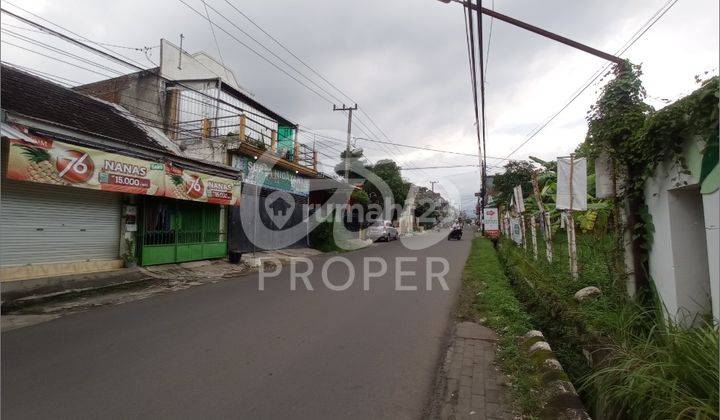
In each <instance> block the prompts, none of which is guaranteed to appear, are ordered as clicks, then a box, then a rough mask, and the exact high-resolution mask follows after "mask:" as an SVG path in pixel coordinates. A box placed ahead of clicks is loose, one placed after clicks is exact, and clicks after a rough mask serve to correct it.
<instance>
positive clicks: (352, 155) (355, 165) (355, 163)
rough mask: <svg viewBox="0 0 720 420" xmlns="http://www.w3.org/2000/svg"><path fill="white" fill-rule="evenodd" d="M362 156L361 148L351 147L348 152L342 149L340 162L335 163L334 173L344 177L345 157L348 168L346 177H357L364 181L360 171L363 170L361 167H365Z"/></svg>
mask: <svg viewBox="0 0 720 420" xmlns="http://www.w3.org/2000/svg"><path fill="white" fill-rule="evenodd" d="M362 157H363V149H352V150H350V151H349V152H348V151H346V150H343V151H342V152H340V159H341V160H340V163H338V164H337V165H335V173H336V174H338V175H340V176H341V177H343V178H345V159H346V158H347V160H348V165H349V168H350V170H349V171H348V172H349V174H348V175H349V176H348V178H349V179H359V180H361V181H362V182H364V180H365V177H364V176H362V175H361V173H362V172H363V171H362V169H363V168H366V167H365V165H364V164H363V162H362V160H361V159H362Z"/></svg>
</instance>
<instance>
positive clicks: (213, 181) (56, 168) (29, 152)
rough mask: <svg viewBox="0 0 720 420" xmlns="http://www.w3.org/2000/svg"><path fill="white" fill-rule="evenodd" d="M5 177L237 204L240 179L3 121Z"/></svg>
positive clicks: (238, 202) (238, 201) (212, 202)
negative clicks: (80, 142) (47, 134)
mask: <svg viewBox="0 0 720 420" xmlns="http://www.w3.org/2000/svg"><path fill="white" fill-rule="evenodd" d="M2 128H3V138H4V139H5V138H7V139H8V142H9V149H10V150H9V152H8V168H7V177H8V178H9V179H15V180H18V181H31V182H39V183H42V184H51V185H65V186H72V187H78V188H89V189H95V190H103V191H115V192H122V193H128V194H143V195H154V196H161V197H162V196H165V197H169V198H176V199H181V200H193V201H201V202H205V203H211V204H225V205H239V204H240V188H241V182H240V181H239V180H233V179H230V178H224V177H218V176H213V175H207V174H204V173H200V172H194V171H188V170H183V169H181V168H177V167H173V166H171V165H169V164H167V165H165V164H163V163H159V162H152V161H148V160H143V159H138V158H134V157H130V156H125V155H120V154H117V153H111V152H105V151H102V150H97V149H92V148H89V147H83V146H75V145H72V144H68V143H64V142H61V141H57V140H54V139H52V138H49V137H45V136H40V135H37V134H30V133H28V132H27V128H26V127H23V126H19V125H17V126H16V125H12V126H11V125H7V124H3V127H2Z"/></svg>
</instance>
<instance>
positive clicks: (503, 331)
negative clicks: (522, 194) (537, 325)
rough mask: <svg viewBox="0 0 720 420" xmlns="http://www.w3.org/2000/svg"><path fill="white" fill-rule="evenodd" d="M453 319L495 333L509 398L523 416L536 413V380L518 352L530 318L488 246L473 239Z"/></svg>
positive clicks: (532, 370) (491, 247)
mask: <svg viewBox="0 0 720 420" xmlns="http://www.w3.org/2000/svg"><path fill="white" fill-rule="evenodd" d="M457 317H458V318H459V319H461V320H467V321H474V322H480V323H482V324H484V325H486V326H488V327H490V328H492V329H493V330H495V331H496V332H497V333H498V336H499V340H498V346H497V357H498V362H499V364H500V367H501V368H502V369H503V372H505V374H507V375H508V376H509V377H510V379H511V385H510V389H511V396H512V398H513V400H514V403H515V405H516V408H517V409H518V410H519V411H520V412H521V413H522V414H523V415H524V416H533V414H534V413H537V412H538V409H539V400H538V392H537V390H538V378H537V376H536V374H535V372H534V369H533V364H532V363H531V361H530V360H529V359H528V358H527V357H526V356H525V355H524V354H523V353H522V352H521V350H520V345H519V337H520V336H521V335H523V334H525V333H526V332H528V331H529V330H531V329H532V326H531V324H530V316H529V315H528V314H527V313H526V312H525V311H524V309H523V307H522V305H521V304H520V302H519V301H518V300H517V298H515V295H514V293H513V290H512V287H511V285H510V282H509V280H508V279H507V277H506V276H505V272H504V269H503V267H502V265H501V264H500V261H499V260H498V256H497V253H496V251H495V249H494V248H493V246H492V243H491V242H490V241H489V240H488V239H486V238H475V239H473V243H472V248H471V251H470V256H469V257H468V260H467V262H466V264H465V269H464V271H463V282H462V290H461V292H460V301H459V302H458V309H457Z"/></svg>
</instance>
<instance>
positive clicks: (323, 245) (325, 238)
mask: <svg viewBox="0 0 720 420" xmlns="http://www.w3.org/2000/svg"><path fill="white" fill-rule="evenodd" d="M334 214H335V212H331V213H330V215H329V216H328V218H327V219H326V220H324V221H323V222H322V223H320V224H319V225H317V227H315V229H313V230H312V231H310V235H309V239H310V246H311V247H313V248H315V249H317V250H320V251H323V252H331V251H338V250H340V247H339V246H338V245H337V244H336V243H335V237H334V235H333V226H334V222H335V217H334Z"/></svg>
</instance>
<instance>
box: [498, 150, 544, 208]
mask: <svg viewBox="0 0 720 420" xmlns="http://www.w3.org/2000/svg"><path fill="white" fill-rule="evenodd" d="M534 172H535V166H533V164H532V163H530V162H526V161H522V160H511V161H510V162H508V163H507V164H506V165H505V172H504V173H502V174H499V175H495V180H494V181H493V188H494V189H495V191H496V200H495V202H497V203H498V204H501V205H509V204H510V197H512V194H513V188H515V186H516V185H520V186H522V190H523V195H524V196H525V197H527V196H529V195H531V194H532V175H533V173H534Z"/></svg>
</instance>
